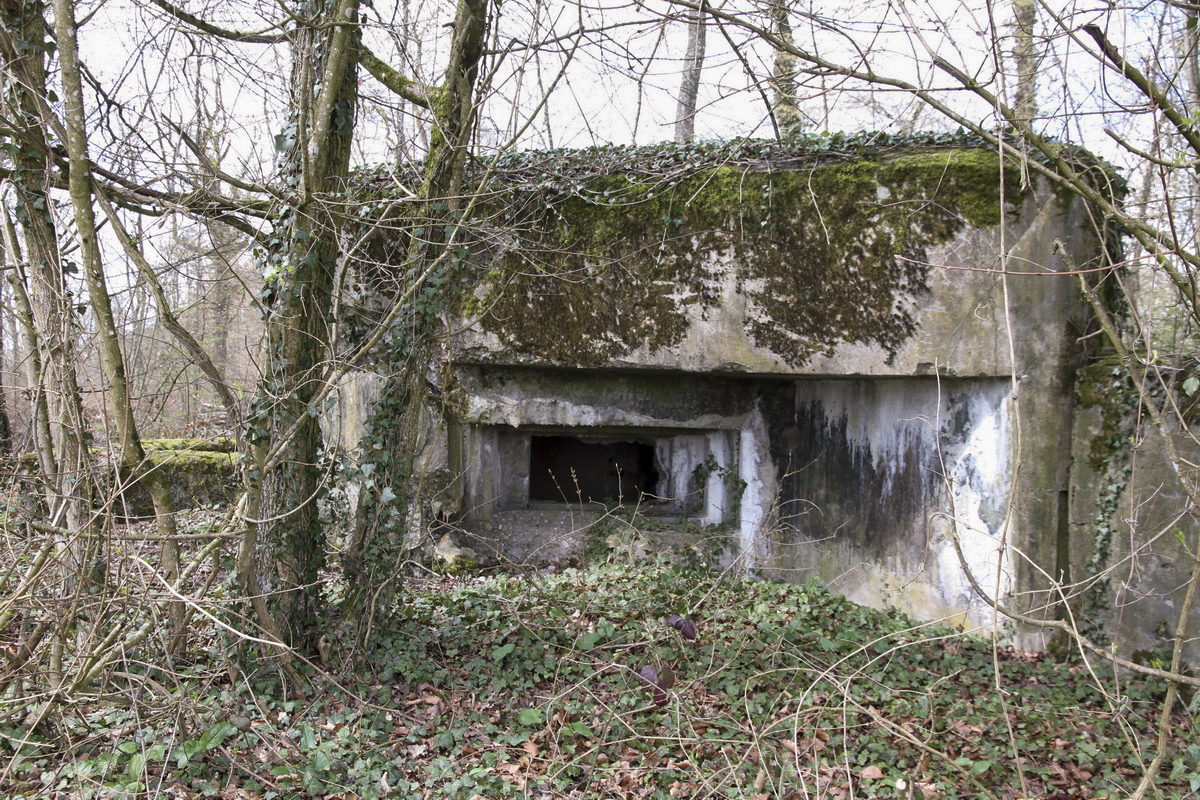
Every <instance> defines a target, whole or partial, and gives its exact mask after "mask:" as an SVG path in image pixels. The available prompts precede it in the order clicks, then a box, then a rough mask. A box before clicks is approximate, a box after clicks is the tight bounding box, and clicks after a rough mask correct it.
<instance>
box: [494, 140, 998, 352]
mask: <svg viewBox="0 0 1200 800" xmlns="http://www.w3.org/2000/svg"><path fill="white" fill-rule="evenodd" d="M999 177H1000V162H999V159H998V157H997V156H996V155H995V154H994V153H991V152H988V151H983V150H949V151H940V152H933V153H917V154H912V155H905V156H899V157H891V158H887V159H859V160H852V161H841V162H836V163H820V164H814V165H809V166H803V167H800V168H794V169H787V170H761V169H760V170H747V169H741V168H734V167H716V168H712V169H707V170H702V171H699V172H696V173H694V174H692V175H691V176H690V177H687V178H685V179H683V180H681V181H679V182H677V183H675V184H673V185H671V186H670V187H669V188H664V186H663V184H662V182H661V180H660V181H645V180H635V179H633V178H630V177H628V176H626V175H608V176H602V177H598V178H593V179H591V180H590V181H589V182H588V183H587V184H586V185H585V186H583V187H581V189H580V190H579V191H577V192H575V193H574V194H571V195H570V196H567V197H565V198H563V199H561V200H559V201H556V202H552V203H545V202H543V203H540V204H536V205H535V207H534V210H532V211H526V212H524V213H523V215H522V216H521V218H520V219H519V220H518V226H519V230H520V231H521V239H520V241H519V243H517V245H516V246H514V247H511V248H509V249H508V250H507V252H506V253H505V255H504V257H503V268H502V270H501V272H500V275H499V276H498V275H496V274H495V273H492V274H491V275H489V276H488V277H489V280H488V287H489V288H488V290H487V295H486V296H484V297H475V298H473V299H472V301H471V302H472V303H473V304H474V306H475V307H476V308H487V309H490V310H489V312H488V313H487V314H486V316H484V318H483V319H482V321H481V324H482V325H483V327H484V328H485V329H486V330H488V331H490V332H491V333H494V334H496V335H497V336H498V337H499V338H500V339H501V340H502V341H503V342H504V344H505V345H506V346H508V347H510V348H512V349H513V350H515V351H517V352H524V353H528V354H532V355H535V356H536V357H537V358H538V359H539V360H542V361H544V362H552V363H558V364H562V365H569V366H595V365H599V364H602V363H604V362H606V361H610V360H613V359H616V358H620V357H622V356H624V355H626V354H629V353H631V352H632V351H634V350H636V349H637V348H639V347H642V346H645V347H646V348H648V349H649V350H651V351H654V350H657V349H660V348H665V347H671V346H673V345H676V344H678V343H679V342H680V341H682V339H683V337H684V335H685V334H686V333H687V331H688V328H689V326H690V325H691V324H692V322H693V320H694V319H695V318H701V319H702V318H703V317H704V316H705V315H706V314H707V313H709V312H711V311H712V310H713V309H715V308H716V307H717V306H718V305H719V304H720V303H721V302H722V295H721V285H722V280H723V279H726V278H728V277H729V276H727V275H725V274H724V272H725V271H727V270H732V269H735V268H736V270H737V277H736V280H737V291H739V292H740V293H741V294H743V295H744V296H745V297H746V298H747V299H748V300H749V301H750V307H751V310H752V313H751V314H750V316H749V318H748V321H747V332H748V334H749V336H750V338H751V340H752V341H753V343H754V344H755V345H756V346H758V347H760V348H765V349H768V350H770V351H771V352H772V353H774V354H775V355H777V356H778V357H780V358H781V359H783V360H784V361H786V362H787V363H789V364H791V365H793V366H798V365H802V364H804V363H805V362H806V361H808V360H809V359H810V358H812V357H813V356H814V355H817V354H819V353H827V352H831V351H832V350H833V349H834V348H836V347H837V346H838V345H841V344H843V343H863V344H873V345H877V346H879V347H880V348H882V349H883V350H884V351H886V353H887V354H888V355H889V356H892V355H894V354H895V353H896V351H897V350H898V349H899V348H900V346H901V345H902V344H903V343H904V341H905V340H906V339H907V338H908V337H909V336H911V335H912V333H913V331H914V329H915V322H914V318H913V308H914V306H915V304H917V303H919V302H920V299H921V298H922V296H923V295H924V294H925V293H926V291H927V275H928V270H929V267H928V266H927V265H926V264H925V262H926V260H927V259H926V255H927V252H928V250H929V248H931V247H933V246H934V245H937V244H940V243H943V242H946V241H948V240H949V239H951V238H952V237H953V236H955V235H956V234H957V233H958V232H959V231H960V230H961V229H962V228H963V227H965V226H967V225H974V226H980V227H985V226H993V225H996V224H998V223H999V222H1000V221H1001V219H1002V217H1003V209H1002V208H1001V204H1000V187H999ZM1005 179H1006V180H1007V181H1008V185H1007V187H1006V196H1007V197H1008V198H1014V199H1015V198H1019V197H1020V195H1021V192H1020V190H1019V187H1018V182H1017V175H1016V174H1015V171H1014V170H1012V169H1009V170H1007V171H1006V174H1005Z"/></svg>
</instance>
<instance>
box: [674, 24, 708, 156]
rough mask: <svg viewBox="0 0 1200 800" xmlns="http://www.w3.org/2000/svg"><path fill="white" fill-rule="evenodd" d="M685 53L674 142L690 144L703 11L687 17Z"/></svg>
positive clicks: (701, 51) (701, 53)
mask: <svg viewBox="0 0 1200 800" xmlns="http://www.w3.org/2000/svg"><path fill="white" fill-rule="evenodd" d="M687 25H688V39H687V53H686V55H684V57H683V78H682V79H681V80H680V83H679V106H678V108H677V110H676V111H675V141H677V142H690V141H691V140H692V138H693V137H694V136H695V135H696V99H697V97H698V96H699V94H700V74H701V72H702V71H703V69H704V39H705V31H706V26H705V19H704V11H703V9H701V10H700V11H693V12H689V13H688V15H687Z"/></svg>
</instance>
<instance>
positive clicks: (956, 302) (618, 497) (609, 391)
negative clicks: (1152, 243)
mask: <svg viewBox="0 0 1200 800" xmlns="http://www.w3.org/2000/svg"><path fill="white" fill-rule="evenodd" d="M873 147H874V145H873ZM739 152H741V151H739ZM629 155H630V156H631V157H632V158H634V159H636V158H637V156H638V153H637V151H630V152H629ZM561 158H562V159H565V160H569V161H570V165H569V166H568V168H567V171H568V172H570V174H571V179H570V180H569V181H563V182H561V183H554V182H550V183H546V182H541V183H538V184H537V187H536V188H534V189H529V188H528V187H529V186H530V184H528V183H525V184H520V186H521V187H524V188H517V189H514V190H513V191H514V192H517V193H518V194H519V193H520V192H522V191H528V192H532V195H530V196H528V197H527V196H525V195H521V196H520V197H516V198H514V197H512V196H509V195H505V194H504V193H503V192H498V193H497V197H498V198H500V200H498V201H497V202H500V203H503V204H504V205H503V208H504V209H505V210H504V212H503V213H502V214H497V215H495V218H497V219H499V218H503V219H504V227H502V230H501V231H500V232H497V231H495V230H490V231H488V232H487V233H486V235H481V236H480V237H479V239H478V241H477V242H476V249H475V250H474V251H473V253H472V255H471V259H470V264H469V265H468V267H467V273H466V274H464V275H462V276H460V280H461V281H462V282H463V284H464V285H466V286H470V287H471V290H470V291H468V292H466V293H465V294H464V295H462V296H461V298H460V299H459V302H458V304H457V306H456V308H454V309H452V313H450V314H449V315H448V317H447V319H446V320H445V323H444V324H445V329H446V330H447V331H452V332H453V333H452V334H450V335H448V336H447V337H445V338H444V339H443V340H442V348H443V349H442V354H441V359H440V364H439V367H438V370H437V375H436V376H435V377H436V382H437V384H438V388H439V392H440V394H441V396H442V397H444V398H446V402H445V404H444V407H443V409H442V410H441V412H440V413H441V416H442V419H441V426H440V427H439V429H438V431H439V432H438V433H436V435H431V438H430V444H429V447H428V453H429V454H430V455H428V457H425V458H424V460H423V462H422V463H423V464H424V465H425V466H426V468H428V469H429V470H430V471H432V472H438V473H439V474H442V475H444V476H446V479H445V480H443V481H441V482H440V483H439V486H440V487H441V488H440V490H439V491H438V493H437V496H436V498H435V499H434V500H433V502H434V504H435V505H436V507H437V514H436V516H437V517H438V518H441V519H445V520H447V521H448V522H449V523H450V524H451V525H452V526H454V528H455V530H456V531H458V533H457V534H456V538H458V539H460V543H461V544H466V545H469V546H471V547H472V548H475V549H476V551H477V552H478V553H479V554H480V555H481V556H484V557H488V556H497V557H503V558H506V559H510V560H513V561H517V562H523V561H557V560H562V559H567V558H571V557H573V556H574V555H576V554H578V552H579V549H580V546H581V541H582V538H583V535H584V533H585V532H586V531H587V530H588V528H589V526H590V525H592V524H593V523H594V522H595V521H596V520H598V519H600V518H603V517H605V516H606V515H611V514H612V512H613V507H614V506H616V505H620V506H622V507H624V509H625V510H626V511H628V510H630V509H636V510H638V511H639V513H642V514H644V515H646V516H649V517H652V518H653V517H657V518H658V519H660V520H661V521H663V522H665V523H667V524H666V525H665V526H664V527H668V528H669V527H670V523H671V521H672V520H674V521H679V522H681V523H686V524H683V525H681V526H680V527H686V528H689V529H691V530H693V531H695V530H705V529H707V532H708V533H707V535H711V536H713V537H719V538H721V539H722V552H723V554H724V555H723V563H726V564H737V565H739V566H741V567H743V568H746V569H753V570H757V571H759V572H761V573H763V574H768V575H772V576H776V577H780V578H784V579H789V580H805V579H807V578H810V577H818V578H820V579H822V580H824V581H825V582H826V583H828V584H830V585H831V586H832V587H833V588H834V589H835V590H837V591H841V592H843V593H845V594H847V596H849V597H850V598H851V599H853V600H856V601H858V602H865V603H870V604H872V605H887V606H895V607H899V608H901V609H903V610H905V611H908V612H910V613H913V614H914V615H915V616H917V617H920V618H924V619H948V620H951V621H954V622H957V623H959V624H962V625H963V626H967V627H974V626H978V625H983V624H987V623H988V622H990V620H991V616H992V614H991V610H990V608H989V607H988V605H987V603H986V602H985V600H984V599H983V598H981V597H980V596H979V595H978V594H977V593H976V592H975V591H974V590H973V589H972V587H971V585H970V582H969V581H968V580H966V577H965V572H964V571H965V570H969V571H970V572H971V573H972V574H973V575H974V576H975V577H976V578H977V579H980V578H982V579H983V581H984V583H985V584H986V585H987V586H989V587H990V588H992V589H998V590H999V592H1000V595H1001V597H1000V598H999V599H1002V600H1007V601H1010V602H1014V603H1016V604H1017V605H1019V606H1021V607H1025V608H1035V607H1049V604H1048V603H1047V597H1049V595H1048V594H1047V591H1048V589H1049V587H1048V585H1047V581H1046V580H1045V576H1046V575H1053V574H1057V571H1058V570H1060V569H1061V568H1062V567H1063V565H1064V560H1067V559H1069V558H1071V557H1072V556H1070V555H1069V553H1068V552H1067V551H1068V550H1069V548H1063V547H1062V543H1061V542H1060V541H1059V538H1060V532H1061V531H1062V530H1064V529H1065V527H1066V526H1065V525H1064V516H1065V515H1066V514H1067V513H1068V511H1067V509H1066V508H1065V506H1066V504H1065V503H1064V502H1063V501H1062V498H1063V497H1064V496H1066V493H1068V492H1069V491H1070V486H1071V474H1072V468H1073V463H1072V442H1071V434H1070V432H1071V423H1072V419H1073V414H1074V407H1075V400H1074V378H1073V375H1074V372H1075V370H1076V369H1077V368H1078V367H1079V366H1080V365H1081V364H1083V363H1084V362H1085V360H1086V354H1085V353H1084V351H1083V346H1084V345H1083V344H1081V341H1082V339H1081V332H1086V331H1087V330H1088V325H1089V322H1088V320H1089V312H1088V310H1087V308H1086V305H1085V304H1084V303H1083V301H1082V299H1081V298H1080V296H1079V294H1078V292H1077V290H1076V288H1075V286H1074V285H1073V284H1072V282H1071V280H1069V279H1066V278H1056V277H1052V276H1054V275H1056V274H1057V273H1060V272H1062V271H1064V270H1065V269H1066V267H1065V263H1066V262H1065V261H1063V260H1062V259H1061V258H1060V257H1059V256H1058V255H1057V254H1056V242H1060V243H1061V244H1062V247H1063V248H1064V251H1065V252H1066V254H1067V255H1068V256H1069V258H1070V262H1071V263H1073V264H1074V265H1075V266H1077V267H1081V268H1082V267H1084V266H1085V265H1087V266H1095V265H1097V264H1103V263H1104V261H1103V258H1104V256H1103V253H1104V248H1103V246H1102V235H1101V233H1099V232H1097V231H1096V230H1094V228H1093V227H1092V219H1091V218H1090V217H1089V214H1088V213H1087V209H1086V207H1085V206H1084V204H1083V203H1082V201H1080V200H1078V198H1073V197H1067V196H1061V195H1057V194H1055V193H1053V192H1051V191H1050V190H1049V189H1048V188H1047V187H1045V186H1041V185H1036V184H1034V185H1028V186H1027V185H1023V184H1022V183H1021V180H1020V171H1019V170H1018V169H1017V168H1015V167H1006V166H1002V165H1001V162H1000V159H999V157H998V156H997V155H996V154H995V153H994V152H990V151H987V150H983V149H977V148H974V147H968V146H965V145H963V144H962V143H958V142H954V141H949V142H948V143H946V142H942V143H939V144H937V145H931V146H926V147H921V146H915V147H914V146H911V145H905V146H904V147H896V148H893V149H887V148H883V149H872V150H871V151H870V152H869V153H867V154H865V155H864V154H862V153H857V154H853V155H839V154H836V153H831V151H830V150H829V149H828V148H826V149H822V150H820V151H818V152H800V151H796V152H788V153H785V154H782V155H781V154H780V153H777V152H772V153H769V154H766V155H753V154H751V155H745V154H744V153H743V154H742V155H737V156H734V157H728V156H727V154H726V155H725V156H722V157H720V158H715V159H714V163H713V164H712V165H693V166H692V167H691V168H689V169H685V170H681V171H679V172H678V173H671V176H670V177H663V176H662V175H661V174H658V173H653V174H652V175H651V177H650V178H646V177H645V175H646V174H647V173H646V172H645V171H639V170H637V169H635V168H632V167H631V166H630V165H629V164H628V163H623V162H621V161H620V159H619V158H614V156H613V153H612V152H607V151H606V152H604V153H592V152H590V151H587V152H581V153H577V154H565V155H561ZM560 166H561V165H560ZM572 170H574V171H572ZM589 170H591V172H588V171H589ZM539 174H540V173H539ZM1000 182H1004V185H1005V191H1004V193H1003V194H1002V193H1001V192H1000V191H999V185H1000ZM548 185H549V186H552V187H553V188H552V189H551V190H547V189H546V187H547V186H548ZM547 192H549V194H548V195H547ZM1001 196H1003V197H1005V198H1006V201H1007V205H1004V206H1002V205H1001V202H1000V197H1001ZM1010 264H1015V265H1019V268H1017V269H1011V270H1010V271H1008V272H1007V274H1003V275H1002V274H1001V273H1002V272H1004V271H1005V270H1006V269H1009V267H1008V266H1007V265H1010ZM1018 420H1019V421H1020V423H1021V425H1020V427H1018V425H1017V424H1016V423H1017V421H1018ZM1018 431H1019V433H1018ZM1018 436H1020V437H1021V442H1022V444H1021V446H1020V447H1018V446H1016V437H1018ZM1017 475H1019V476H1020V486H1019V490H1018V489H1016V488H1014V487H1016V484H1015V483H1014V480H1013V478H1014V476H1017ZM432 516H433V515H427V518H432ZM664 546H665V545H664ZM1015 635H1016V636H1018V637H1020V636H1022V635H1025V634H1023V633H1022V632H1020V631H1016V632H1015ZM1029 637H1030V638H1028V639H1027V640H1021V641H1020V643H1021V644H1025V645H1028V646H1033V647H1037V646H1040V645H1041V644H1043V642H1042V641H1041V639H1040V638H1039V636H1038V635H1037V634H1034V633H1030V634H1029Z"/></svg>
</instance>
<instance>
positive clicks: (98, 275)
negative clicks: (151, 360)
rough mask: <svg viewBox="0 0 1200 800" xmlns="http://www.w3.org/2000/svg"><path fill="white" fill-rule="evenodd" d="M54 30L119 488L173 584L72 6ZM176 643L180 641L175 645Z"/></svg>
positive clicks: (165, 513)
mask: <svg viewBox="0 0 1200 800" xmlns="http://www.w3.org/2000/svg"><path fill="white" fill-rule="evenodd" d="M53 9H54V30H55V36H56V38H57V40H58V57H59V63H60V70H61V73H62V85H63V106H64V118H63V125H64V133H65V136H64V144H65V146H66V150H67V158H68V160H69V163H70V171H69V174H68V176H67V181H68V184H67V185H68V190H69V192H70V197H71V205H72V210H73V211H74V218H75V226H76V228H77V230H78V237H79V245H80V254H81V256H82V258H83V272H84V279H85V280H86V282H87V288H88V299H89V304H90V307H91V310H92V314H93V315H94V316H95V318H96V331H97V343H98V347H99V351H100V361H101V365H102V367H103V369H104V376H105V378H106V379H107V381H108V393H109V398H110V406H111V408H112V412H113V415H114V417H115V421H116V428H117V437H118V439H119V442H118V455H119V458H120V463H121V466H122V472H123V475H122V481H121V482H122V484H124V483H126V482H129V483H133V482H142V483H144V484H145V485H146V488H147V490H148V491H149V494H150V498H151V501H152V502H153V504H154V518H155V523H156V526H157V530H158V534H159V535H160V536H161V537H162V569H163V572H164V574H165V576H166V580H167V581H169V582H173V581H174V580H175V578H176V577H177V576H178V574H179V551H178V544H177V543H176V541H175V539H174V537H175V533H176V525H175V508H174V504H173V503H172V500H171V489H170V486H168V485H167V480H166V477H165V476H164V474H163V472H162V471H161V470H157V469H154V468H152V467H151V465H150V464H149V462H148V461H147V459H146V452H145V450H144V449H143V448H142V441H141V437H140V436H139V434H138V427H137V423H136V422H135V420H134V414H133V399H132V397H131V396H130V392H129V380H128V376H127V375H126V371H125V358H124V355H123V353H122V352H121V343H120V338H119V336H118V334H117V321H116V317H115V316H114V314H113V310H112V301H111V299H110V297H109V293H108V285H107V282H106V280H105V276H104V263H103V260H102V257H101V253H100V242H99V240H98V238H97V230H96V215H95V210H94V208H93V207H92V169H91V159H90V157H89V155H88V141H87V127H86V117H85V113H84V106H83V78H82V73H81V67H80V63H79V52H78V43H77V41H76V21H75V4H74V0H54V4H53ZM183 614H184V607H183V605H182V604H181V603H173V604H172V617H173V618H174V619H175V622H176V631H175V633H176V636H179V635H180V634H182V622H183ZM176 641H177V642H181V641H182V640H180V639H177V640H176Z"/></svg>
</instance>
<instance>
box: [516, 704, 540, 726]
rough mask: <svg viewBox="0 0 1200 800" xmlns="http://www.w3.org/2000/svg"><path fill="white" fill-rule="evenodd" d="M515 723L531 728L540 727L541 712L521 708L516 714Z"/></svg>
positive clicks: (534, 709) (536, 709) (537, 709)
mask: <svg viewBox="0 0 1200 800" xmlns="http://www.w3.org/2000/svg"><path fill="white" fill-rule="evenodd" d="M517 722H519V723H521V724H522V725H528V726H531V727H532V726H534V725H541V724H542V710H541V709H540V708H522V709H521V710H520V711H518V712H517Z"/></svg>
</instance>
